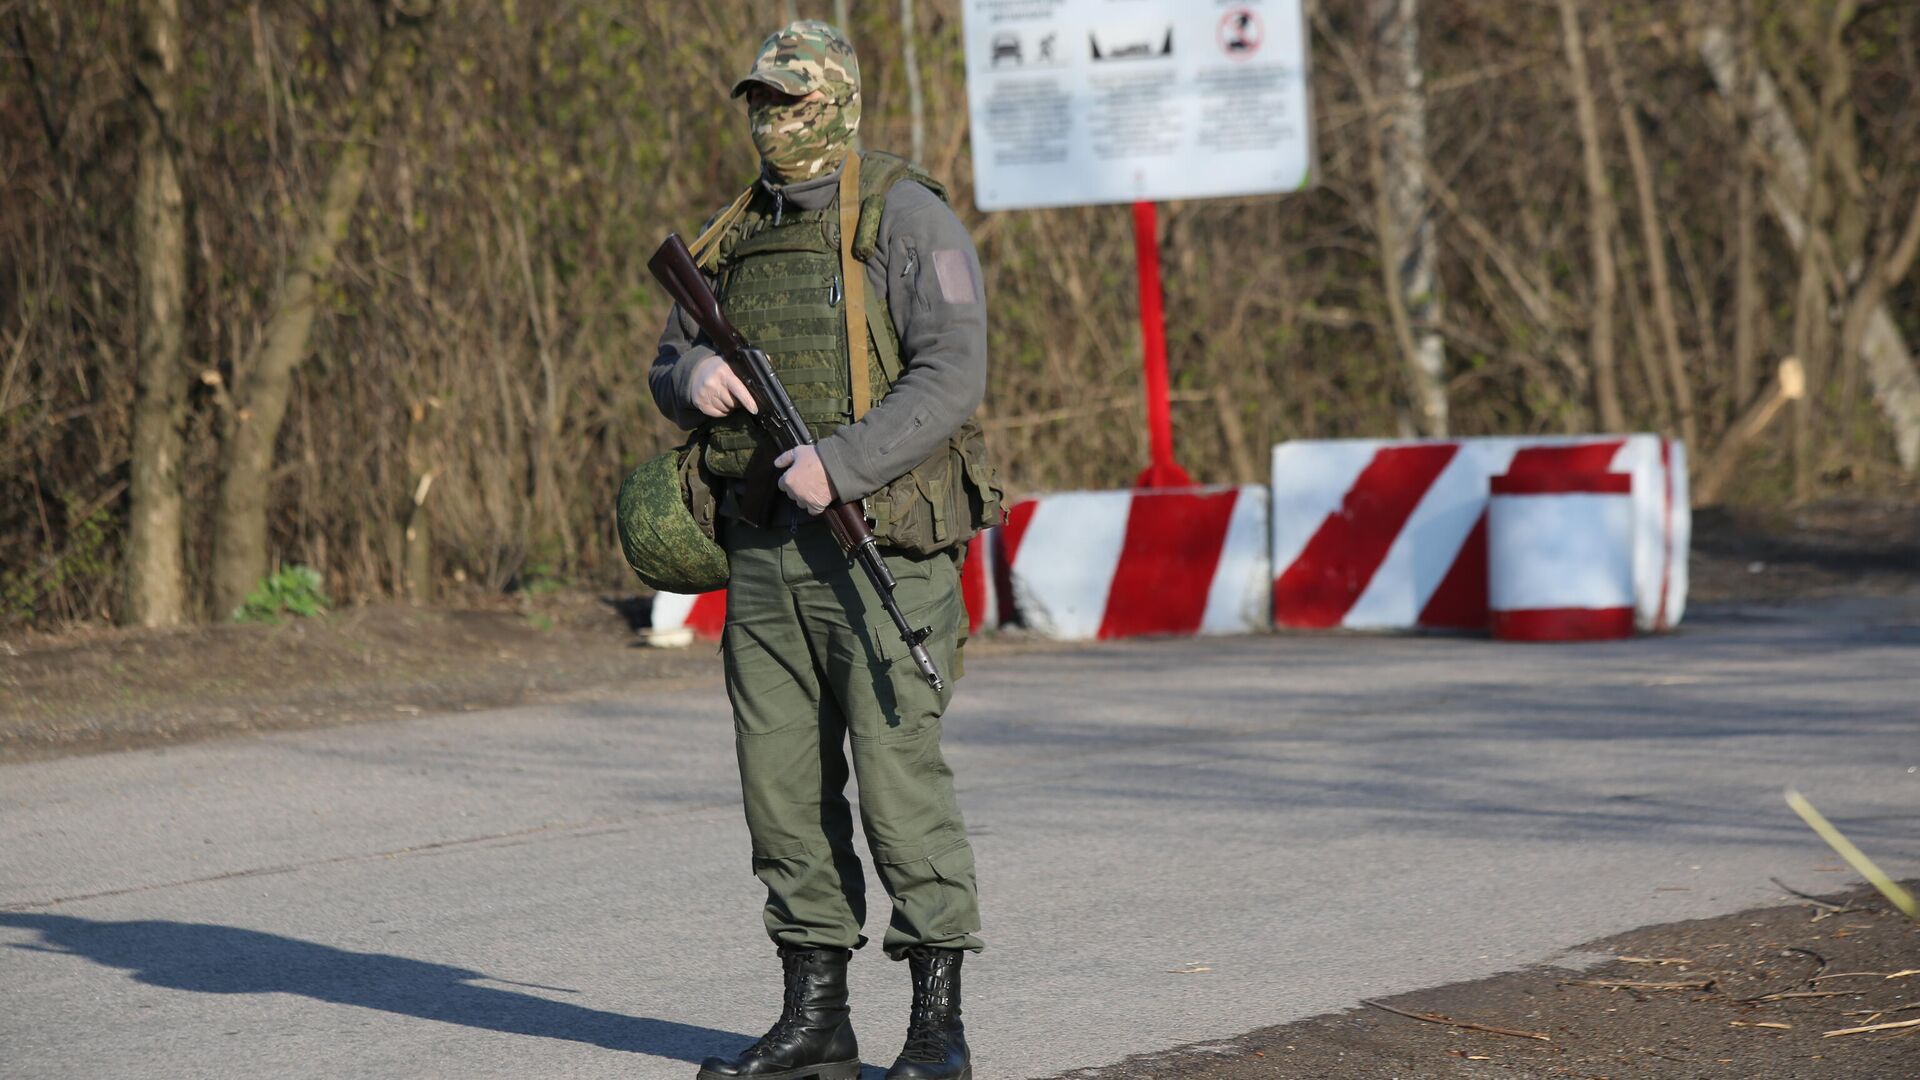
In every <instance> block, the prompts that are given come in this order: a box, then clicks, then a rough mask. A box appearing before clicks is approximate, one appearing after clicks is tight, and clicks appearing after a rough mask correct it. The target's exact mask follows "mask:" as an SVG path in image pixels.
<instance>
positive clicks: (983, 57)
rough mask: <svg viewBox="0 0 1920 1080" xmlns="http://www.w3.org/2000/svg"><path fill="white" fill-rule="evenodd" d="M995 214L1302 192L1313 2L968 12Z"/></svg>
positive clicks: (1159, 0)
mask: <svg viewBox="0 0 1920 1080" xmlns="http://www.w3.org/2000/svg"><path fill="white" fill-rule="evenodd" d="M965 5H966V6H965V13H966V43H967V98H968V103H969V105H970V106H971V108H972V119H973V168H974V202H975V203H976V204H977V205H978V206H979V207H980V208H981V209H983V210H1018V209H1030V208H1037V207H1046V206H1077V205H1082V204H1088V203H1119V202H1140V201H1149V202H1160V201H1166V200H1171V199H1201V198H1214V197H1219V196H1226V195H1265V194H1273V193H1277V192H1286V191H1298V190H1300V189H1301V188H1304V187H1306V186H1307V185H1309V184H1310V183H1312V181H1313V170H1314V157H1313V129H1312V113H1311V108H1310V104H1309V101H1308V97H1307V34H1306V25H1305V23H1304V21H1303V19H1302V12H1301V0H965Z"/></svg>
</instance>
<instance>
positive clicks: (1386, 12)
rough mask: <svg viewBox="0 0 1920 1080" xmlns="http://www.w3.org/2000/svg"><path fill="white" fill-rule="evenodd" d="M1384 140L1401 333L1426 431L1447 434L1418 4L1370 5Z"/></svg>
mask: <svg viewBox="0 0 1920 1080" xmlns="http://www.w3.org/2000/svg"><path fill="white" fill-rule="evenodd" d="M1368 7H1369V9H1370V10H1369V13H1370V15H1371V17H1372V26H1373V80H1374V86H1375V87H1376V89H1375V91H1374V93H1375V96H1376V98H1377V100H1378V101H1379V104H1380V115H1379V116H1378V117H1377V118H1376V123H1377V126H1378V130H1379V133H1380V135H1379V138H1380V158H1381V161H1380V174H1381V175H1380V177H1379V181H1380V182H1381V183H1383V184H1384V186H1385V189H1386V190H1385V192H1384V193H1383V195H1382V198H1381V200H1380V203H1381V206H1382V209H1383V213H1382V220H1381V222H1380V234H1381V247H1382V249H1383V253H1384V254H1385V255H1386V257H1387V258H1386V262H1387V282H1386V288H1387V290H1388V292H1389V294H1390V295H1391V300H1397V304H1395V303H1392V302H1391V300H1390V303H1389V307H1390V309H1397V310H1393V311H1392V313H1393V315H1394V317H1395V322H1396V324H1400V323H1404V326H1401V325H1396V328H1395V329H1396V336H1397V337H1399V338H1400V339H1401V348H1402V351H1403V352H1405V354H1406V363H1407V374H1408V381H1409V386H1410V388H1411V390H1412V395H1411V396H1412V398H1413V406H1414V410H1415V412H1416V413H1417V414H1418V416H1419V421H1420V430H1421V433H1422V434H1425V435H1428V436H1432V437H1436V438H1444V437H1445V436H1446V435H1447V433H1448V428H1449V418H1448V409H1447V381H1446V363H1447V358H1446V343H1445V341H1444V340H1443V339H1442V338H1441V336H1440V332H1439V331H1438V330H1437V329H1435V327H1436V326H1437V325H1438V324H1439V322H1440V318H1441V311H1440V298H1439V279H1438V275H1437V274H1436V272H1435V269H1434V262H1435V247H1436V246H1435V244H1434V242H1433V211H1432V206H1433V199H1432V197H1431V195H1430V194H1429V193H1428V191H1427V173H1426V168H1425V164H1426V157H1427V93H1426V76H1425V72H1424V70H1423V69H1422V68H1421V65H1420V4H1419V0H1368Z"/></svg>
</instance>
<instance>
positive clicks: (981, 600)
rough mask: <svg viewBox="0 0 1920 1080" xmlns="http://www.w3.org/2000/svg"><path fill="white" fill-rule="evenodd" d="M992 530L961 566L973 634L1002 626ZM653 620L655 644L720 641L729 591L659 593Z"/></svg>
mask: <svg viewBox="0 0 1920 1080" xmlns="http://www.w3.org/2000/svg"><path fill="white" fill-rule="evenodd" d="M996 532H998V530H997V529H988V530H986V531H985V532H982V533H980V534H979V535H978V536H975V537H974V538H973V540H972V542H971V543H970V544H969V545H968V546H967V558H966V561H965V562H963V563H961V564H960V596H961V599H962V600H964V601H965V602H966V606H967V621H968V623H969V628H970V630H971V632H973V633H975V634H977V633H979V632H980V631H981V629H982V628H983V627H994V626H998V625H1000V613H999V599H998V597H997V596H996V595H995V592H996V590H995V589H994V587H993V546H994V536H993V534H994V533H996ZM652 614H653V618H652V622H651V623H650V624H649V630H648V634H647V642H648V643H649V644H652V645H662V646H669V647H672V646H685V645H691V644H693V642H694V641H695V639H704V640H707V641H718V640H720V631H721V630H722V629H724V628H725V627H726V625H727V590H725V589H715V590H714V591H713V592H710V593H701V594H699V595H698V596H689V595H686V594H685V593H655V594H654V597H653V612H652Z"/></svg>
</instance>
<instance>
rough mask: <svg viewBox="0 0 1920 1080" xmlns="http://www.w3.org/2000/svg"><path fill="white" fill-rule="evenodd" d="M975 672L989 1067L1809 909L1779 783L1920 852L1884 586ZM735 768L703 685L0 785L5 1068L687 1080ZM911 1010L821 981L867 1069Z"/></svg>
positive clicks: (714, 697) (757, 963)
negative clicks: (1644, 935)
mask: <svg viewBox="0 0 1920 1080" xmlns="http://www.w3.org/2000/svg"><path fill="white" fill-rule="evenodd" d="M971 668H972V670H971V671H970V673H969V675H968V677H967V678H966V680H965V681H964V682H963V683H962V684H961V687H960V699H959V702H958V704H957V705H956V707H955V709H954V711H953V712H952V713H951V714H950V715H949V718H948V727H947V743H948V753H949V756H950V758H951V760H952V762H953V764H954V766H955V768H956V770H957V771H958V774H959V777H960V785H961V799H962V805H963V807H964V809H965V811H966V813H967V816H968V822H969V825H970V826H971V829H972V832H973V836H974V841H975V844H976V848H977V851H978V855H979V864H980V871H981V875H982V882H983V909H984V912H985V915H986V919H987V927H986V932H985V936H986V938H987V939H988V941H989V943H990V948H989V951H988V952H987V953H986V954H985V955H984V956H982V957H979V958H978V959H977V960H974V961H970V962H969V964H968V967H967V984H968V999H967V1016H968V1021H969V1030H970V1032H971V1033H972V1036H973V1042H974V1046H975V1050H976V1056H977V1059H978V1063H979V1065H978V1069H977V1073H976V1075H978V1076H979V1077H980V1078H981V1080H1007V1078H1021V1077H1042V1076H1051V1075H1054V1074H1057V1073H1061V1072H1064V1071H1067V1070H1070V1069H1075V1068H1080V1067H1085V1066H1092V1065H1099V1064H1103V1063H1108V1062H1112V1061H1115V1060H1117V1059H1119V1058H1121V1057H1124V1056H1126V1055H1128V1054H1131V1053H1136V1052H1143V1051H1153V1050H1160V1049H1165V1048H1168V1047H1172V1046H1175V1045H1179V1044H1186V1043H1194V1042H1199V1041H1204V1040H1209V1039H1214V1038H1219V1037H1224V1036H1228V1035H1233V1034H1237V1033H1239V1032H1243V1031H1246V1030H1249V1029H1252V1028H1255V1027H1259V1026H1264V1025H1269V1024H1275V1023H1281V1022H1285V1021H1288V1020H1292V1019H1297V1018H1300V1017H1304V1016H1308V1015H1312V1014H1316V1013H1320V1012H1324V1011H1327V1010H1331V1009H1338V1008H1342V1007H1346V1006H1350V1005H1352V1004H1354V1003H1355V1002H1356V1001H1358V1000H1359V999H1360V998H1362V997H1368V996H1373V995H1382V994H1390V993H1393V992H1397V991H1407V990H1413V989H1418V988H1422V987H1427V986H1433V985H1438V984H1442V983H1448V982H1453V981H1457V980H1461V979H1468V978H1475V977H1479V976H1483V975H1487V974H1491V973H1494V972H1498V971H1502V970H1510V969H1513V968H1516V967H1522V966H1525V965H1529V964H1536V963H1542V962H1553V961H1556V960H1558V961H1562V962H1578V961H1577V958H1574V959H1572V960H1569V958H1568V956H1567V950H1569V949H1571V948H1573V947H1575V946H1577V945H1579V944H1580V943H1581V942H1583V941H1588V940H1591V939H1593V938H1596V937H1599V936H1602V935H1607V934H1611V933H1615V932H1619V931H1623V930H1627V929H1630V928H1633V927H1635V926H1639V925H1645V924H1648V923H1655V922H1665V921H1670V920H1675V919H1682V918H1691V917H1703V916H1708V915H1715V914H1721V913H1725V912H1729V911H1734V910H1739V909H1741V908H1744V907H1748V906H1754V905H1758V904H1762V903H1767V902H1770V901H1772V900H1774V899H1776V898H1777V897H1778V896H1779V895H1780V891H1779V890H1778V889H1777V888H1776V887H1775V886H1773V885H1771V884H1769V883H1768V880H1767V879H1768V877H1769V876H1772V875H1778V876H1780V877H1781V878H1782V879H1783V880H1785V881H1787V882H1788V883H1790V884H1793V885H1796V886H1798V887H1801V888H1819V889H1828V888H1833V887H1838V886H1840V885H1841V884H1843V882H1845V881H1847V880H1850V879H1851V875H1848V874H1844V873H1835V872H1832V871H1831V870H1830V867H1832V866H1833V865H1834V864H1835V862H1836V860H1835V859H1834V858H1833V857H1832V856H1831V855H1830V854H1828V853H1827V852H1826V850H1825V848H1824V847H1822V846H1821V845H1820V844H1819V842H1818V841H1817V840H1816V839H1815V838H1814V837H1813V836H1812V835H1811V834H1810V833H1808V832H1807V831H1806V830H1805V828H1804V827H1802V826H1801V825H1800V824H1799V823H1798V821H1797V819H1795V818H1793V816H1792V815H1791V814H1790V812H1789V811H1787V809H1786V808H1785V806H1784V805H1783V804H1782V802H1781V799H1780V791H1781V789H1782V788H1784V787H1786V786H1787V785H1789V784H1792V785H1795V786H1798V787H1799V788H1801V789H1802V790H1803V791H1805V792H1806V793H1807V794H1808V795H1809V796H1810V797H1812V798H1813V799H1814V801H1815V802H1816V803H1817V804H1819V805H1820V806H1821V807H1822V808H1823V809H1824V810H1825V811H1826V812H1827V813H1828V815H1829V816H1831V817H1833V818H1834V819H1835V820H1836V821H1837V822H1838V823H1839V824H1840V825H1841V826H1842V827H1843V828H1845V829H1847V830H1848V831H1849V832H1850V833H1851V834H1852V835H1853V836H1854V838H1855V839H1856V840H1857V841H1858V842H1859V843H1860V844H1861V846H1863V847H1865V848H1867V849H1868V850H1869V851H1872V852H1874V853H1875V854H1877V855H1878V856H1880V857H1881V858H1882V859H1883V861H1884V863H1885V864H1886V865H1887V866H1888V868H1889V869H1891V870H1893V871H1894V872H1895V874H1896V876H1912V875H1913V874H1914V873H1915V871H1916V870H1917V869H1920V827H1916V826H1917V825H1920V600H1913V599H1910V600H1906V601H1898V602H1896V601H1887V602H1876V603H1854V604H1851V605H1840V606H1827V607H1818V608H1815V607H1803V608H1772V609H1747V610H1732V609H1723V610H1721V611H1719V612H1710V613H1706V614H1705V615H1703V616H1701V617H1699V618H1696V619H1695V621H1693V622H1692V623H1690V624H1689V627H1688V629H1687V630H1686V632H1685V633H1683V634H1681V635H1679V636H1678V637H1674V638H1669V639H1661V640H1641V641H1636V642H1630V643H1620V644H1611V645H1599V646H1583V647H1537V646H1536V647H1503V646H1498V645H1493V644H1490V643H1486V642H1481V641H1471V640H1447V639H1425V640H1409V639H1400V638H1337V637H1266V638H1241V639H1229V640H1220V641H1177V642H1156V643H1132V644H1124V645H1113V646H1102V647H1092V648H1079V649H1070V650H1053V649H1048V650H1039V651H1033V652H1026V653H1013V654H1001V655H995V656H981V657H977V658H975V659H974V661H973V663H972V665H971ZM735 784H736V777H735V773H734V766H733V760H732V740H731V738H730V737H729V731H728V717H727V711H726V705H725V701H724V699H723V697H722V695H721V692H720V688H719V686H718V682H717V679H716V680H715V681H714V682H713V683H712V684H709V685H694V686H686V685H675V686H669V687H664V688H654V689H652V690H649V689H648V688H646V687H644V686H643V687H640V688H638V689H636V690H635V691H633V692H632V693H629V694H626V695H622V696H618V697H608V698H607V699H605V700H596V701H591V702H587V703H578V702H576V703H572V704H569V705H566V706H564V707H541V708H523V709H512V710H503V711H498V712H491V713H478V714H470V715H463V716H455V717H441V718H423V719H417V720H406V721H399V722H395V723H392V724H382V725H371V726H359V727H349V728H338V729H332V730H323V731H308V732H299V733H290V734H279V735H271V736H265V737H259V738H252V739H243V740H231V741H223V742H212V743H203V744H198V745H192V746H185V747H179V748H172V749H165V750H150V751H138V752H130V753H123V754H116V755H108V756H101V757H88V758H76V759H69V760H64V761H56V762H49V763H40V764H28V765H18V766H10V767H5V768H0V1076H5V1077H8V1078H42V1077H61V1078H66V1077H85V1078H89V1080H97V1078H107V1077H177V1076H194V1077H207V1078H217V1077H249V1078H251V1077H262V1076H271V1077H328V1078H332V1077H348V1076H352V1077H418V1076H431V1077H462V1078H477V1077H516V1078H518V1077H561V1076H566V1077H602V1076H604V1077H623V1078H652V1077H673V1078H683V1080H684V1078H690V1077H691V1076H692V1073H693V1066H692V1065H691V1064H690V1063H691V1062H694V1061H697V1060H698V1059H699V1058H700V1057H702V1056H704V1055H706V1054H708V1053H713V1052H717V1051H730V1050H732V1049H734V1048H736V1047H738V1046H739V1045H742V1044H743V1043H744V1042H746V1041H747V1040H748V1039H750V1038H751V1037H752V1036H754V1035H757V1034H758V1033H759V1032H760V1031H761V1030H762V1029H763V1028H764V1027H765V1026H766V1024H767V1022H768V1021H769V1020H770V1019H771V1017H772V1012H773V1011H774V1009H775V1008H776V1007H777V1002H778V991H777V988H776V987H775V983H774V979H775V976H776V972H777V969H776V966H775V963H774V958H773V956H772V953H771V951H770V949H769V947H768V945H767V943H766V941H765V939H764V937H763V936H762V934H761V931H760V927H759V917H758V895H757V883H756V882H755V881H754V880H753V879H752V877H751V876H750V867H749V864H748V856H747V843H746V833H745V828H744V825H743V824H742V822H741V819H740V812H739V809H738V806H737V802H736V794H735ZM873 892H874V895H875V896H876V897H878V896H879V889H878V887H877V885H875V886H873ZM885 917H886V915H885V905H884V904H883V903H877V904H875V905H874V914H873V917H872V926H871V927H870V932H872V933H874V934H875V935H876V936H877V935H878V932H879V928H880V927H881V926H882V925H883V924H884V920H885ZM1202 969H1204V970H1202ZM905 984H906V978H905V973H904V971H903V970H902V969H901V968H900V967H898V966H897V965H892V964H889V963H888V962H886V960H885V959H884V958H883V957H881V956H880V955H879V954H878V953H877V951H873V950H870V951H869V952H868V953H866V954H862V955H860V956H858V957H857V958H856V962H855V966H854V973H853V985H854V992H855V995H856V1013H855V1019H856V1023H857V1026H858V1029H859V1031H860V1034H861V1036H862V1045H863V1047H864V1048H865V1050H866V1057H867V1060H868V1061H869V1062H873V1063H878V1064H880V1065H884V1064H885V1063H886V1062H887V1061H888V1060H890V1059H891V1057H892V1054H893V1052H894V1050H895V1049H896V1048H897V1047H898V1044H899V1039H900V1036H901V1033H902V1031H903V1029H904V1026H905V1013H906V1004H905V1003H906V985H905ZM870 1075H872V1076H878V1072H877V1071H871V1072H870Z"/></svg>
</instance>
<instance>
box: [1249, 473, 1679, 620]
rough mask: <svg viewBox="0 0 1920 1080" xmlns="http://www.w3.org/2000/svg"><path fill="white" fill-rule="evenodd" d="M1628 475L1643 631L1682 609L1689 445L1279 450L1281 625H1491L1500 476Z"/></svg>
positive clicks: (1276, 521) (1276, 503) (1276, 551)
mask: <svg viewBox="0 0 1920 1080" xmlns="http://www.w3.org/2000/svg"><path fill="white" fill-rule="evenodd" d="M1578 472H1618V473H1627V474H1630V475H1631V476H1632V477H1633V480H1632V487H1633V506H1634V525H1633V530H1634V543H1633V581H1634V593H1635V598H1634V607H1635V610H1636V620H1637V623H1638V625H1639V627H1640V629H1642V630H1662V629H1667V628H1670V627H1673V626H1676V625H1678V624H1679V622H1680V618H1681V616H1682V615H1683V614H1684V613H1685V611H1686V597H1687V551H1688V547H1689V544H1690V538H1691V531H1692V524H1691V523H1692V518H1691V516H1690V512H1689V510H1688V502H1687V463H1686V448H1685V446H1683V445H1682V444H1681V443H1678V442H1667V441H1665V440H1662V439H1661V438H1659V437H1658V436H1654V435H1625V436H1577V437H1562V438H1486V439H1459V440H1453V441H1437V440H1421V441H1387V440H1368V439H1352V440H1328V441H1303V442H1290V443H1282V444H1281V445H1279V446H1277V447H1275V448H1274V451H1273V533H1272V541H1273V543H1272V552H1273V566H1274V572H1275V579H1274V590H1273V620H1274V622H1275V624H1277V625H1279V626H1281V627H1287V628H1295V629H1332V628H1335V627H1342V628H1347V629H1366V630H1383V629H1412V628H1415V627H1438V628H1448V629H1470V630H1483V629H1486V628H1487V627H1488V625H1489V615H1488V608H1487V594H1488V583H1487V517H1486V511H1487V498H1488V486H1489V481H1490V480H1491V479H1492V478H1493V477H1495V476H1498V475H1500V474H1502V473H1514V474H1531V473H1578Z"/></svg>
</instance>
